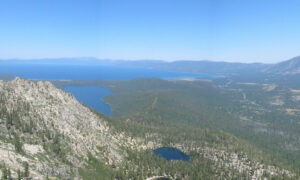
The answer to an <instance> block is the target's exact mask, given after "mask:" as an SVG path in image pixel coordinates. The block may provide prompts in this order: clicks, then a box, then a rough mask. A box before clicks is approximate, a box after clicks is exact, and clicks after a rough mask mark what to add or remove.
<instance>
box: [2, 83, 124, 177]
mask: <svg viewBox="0 0 300 180" xmlns="http://www.w3.org/2000/svg"><path fill="white" fill-rule="evenodd" d="M0 110H1V112H0V154H1V156H0V164H2V166H3V165H4V164H5V165H6V166H9V167H10V168H11V171H12V174H13V176H17V174H16V173H17V171H18V169H20V170H22V171H23V170H24V167H23V163H24V162H28V163H29V167H30V174H31V176H32V177H36V178H38V179H39V178H42V177H43V176H45V175H49V176H57V175H60V176H63V177H70V175H73V176H74V177H78V173H77V168H78V167H83V166H84V165H85V161H84V160H85V159H87V157H88V154H92V155H93V156H94V157H96V158H98V159H100V160H102V161H103V162H104V163H106V164H113V163H118V162H120V161H121V160H122V157H123V154H122V151H121V149H120V146H121V145H122V146H126V143H127V140H125V137H124V138H123V136H121V135H117V134H116V135H114V134H113V133H112V132H113V130H111V128H110V127H109V126H108V125H107V123H106V122H105V121H104V119H102V118H101V117H99V116H98V115H96V114H95V113H93V112H92V111H91V110H90V109H89V108H87V107H85V106H83V105H82V104H80V103H79V102H78V101H77V100H76V99H75V98H74V97H73V96H72V95H71V94H68V93H66V92H64V91H62V90H60V89H57V88H56V87H55V86H54V85H52V84H51V83H50V82H42V81H39V82H31V81H26V80H23V79H20V78H16V79H14V80H13V81H10V82H3V81H0ZM18 144H21V145H18ZM19 146H21V148H20V147H19Z"/></svg>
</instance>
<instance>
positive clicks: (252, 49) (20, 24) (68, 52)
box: [0, 0, 300, 63]
mask: <svg viewBox="0 0 300 180" xmlns="http://www.w3.org/2000/svg"><path fill="white" fill-rule="evenodd" d="M299 6H300V2H299V1H297V0H288V1H281V0H264V1H261V0H245V1H239V0H226V1H223V0H201V1H200V0H188V1H181V0H163V1H161V0H151V1H138V0H84V1H83V0H64V1H61V0H51V1H50V0H45V1H40V0H26V1H20V0H9V1H8V0H3V1H0V27H1V28H0V40H1V41H0V58H1V59H10V58H20V59H34V58H61V57H96V58H101V59H126V60H141V59H151V60H153V59H156V60H166V61H174V60H213V61H234V62H264V63H274V62H279V61H283V60H287V59H290V58H292V57H295V56H297V55H299V54H300V53H299V52H300V48H299V42H300V36H299V32H300V25H299V23H297V22H298V21H299V19H300V11H299Z"/></svg>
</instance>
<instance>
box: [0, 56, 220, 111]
mask: <svg viewBox="0 0 300 180" xmlns="http://www.w3.org/2000/svg"><path fill="white" fill-rule="evenodd" d="M3 73H5V74H13V75H15V76H19V77H21V78H25V79H40V80H130V79H134V78H162V79H172V78H214V77H215V76H214V75H210V74H193V73H182V72H170V71H164V70H154V69H147V68H136V67H124V66H122V67H120V66H107V65H70V64H33V63H10V62H9V61H2V62H0V74H3ZM64 90H65V91H67V92H70V93H72V94H73V95H74V96H75V97H76V98H77V99H78V100H79V101H80V102H82V103H84V104H86V105H88V106H90V107H92V108H94V109H96V110H97V111H99V112H102V113H104V114H106V115H110V114H111V109H110V106H109V105H108V104H106V103H105V102H103V101H102V98H103V97H105V96H107V95H109V94H111V93H112V92H111V91H110V90H108V89H105V88H102V87H90V86H87V87H85V86H71V87H66V88H65V89H64Z"/></svg>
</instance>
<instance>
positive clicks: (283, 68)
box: [264, 56, 300, 75]
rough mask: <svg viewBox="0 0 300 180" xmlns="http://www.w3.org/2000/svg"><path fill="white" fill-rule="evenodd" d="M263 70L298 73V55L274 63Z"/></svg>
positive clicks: (299, 66) (299, 63)
mask: <svg viewBox="0 0 300 180" xmlns="http://www.w3.org/2000/svg"><path fill="white" fill-rule="evenodd" d="M264 72H267V73H275V74H285V75H288V74H300V56H298V57H294V58H292V59H290V60H287V61H283V62H280V63H278V64H274V65H271V66H269V67H268V68H266V69H264Z"/></svg>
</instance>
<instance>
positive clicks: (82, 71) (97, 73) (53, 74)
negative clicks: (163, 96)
mask: <svg viewBox="0 0 300 180" xmlns="http://www.w3.org/2000/svg"><path fill="white" fill-rule="evenodd" d="M0 73H1V74H2V73H5V74H14V75H16V76H19V77H22V78H27V79H41V80H96V79H102V80H130V79H134V78H163V79H169V78H188V77H195V78H214V77H215V76H213V75H210V74H193V73H182V72H171V71H164V70H154V69H147V68H135V67H123V66H122V67H120V66H104V65H69V64H67V65H64V64H29V63H9V62H0Z"/></svg>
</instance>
